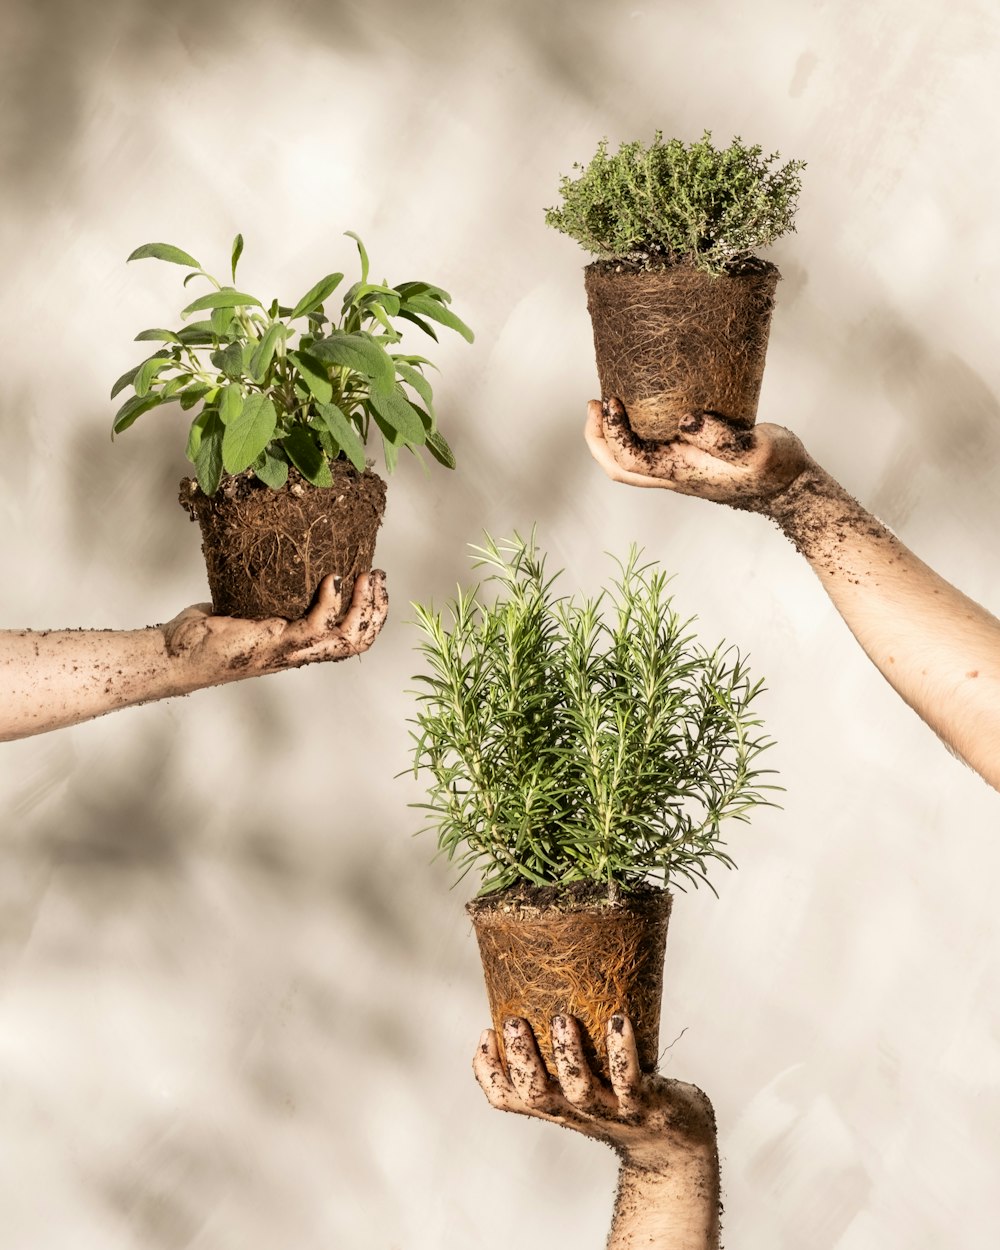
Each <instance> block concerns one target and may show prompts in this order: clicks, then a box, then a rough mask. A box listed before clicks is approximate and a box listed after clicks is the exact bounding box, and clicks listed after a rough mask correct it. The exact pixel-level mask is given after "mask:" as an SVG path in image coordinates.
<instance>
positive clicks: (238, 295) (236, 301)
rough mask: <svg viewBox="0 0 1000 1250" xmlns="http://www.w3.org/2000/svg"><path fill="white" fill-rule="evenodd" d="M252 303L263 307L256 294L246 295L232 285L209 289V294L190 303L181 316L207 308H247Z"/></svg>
mask: <svg viewBox="0 0 1000 1250" xmlns="http://www.w3.org/2000/svg"><path fill="white" fill-rule="evenodd" d="M251 305H252V306H254V307H257V308H263V304H261V302H260V300H259V299H257V298H256V296H253V295H246V294H245V293H244V292H243V291H234V290H233V288H232V287H228V286H226V287H223V288H222V290H221V291H209V293H208V294H207V295H202V296H200V297H199V298H198V299H196V300H195V301H194V303H193V304H188V306H187V308H184V309H182V310H181V316H182V317H187V316H189V315H190V314H191V313H193V312H201V311H202V310H203V309H206V308H247V307H250V306H251Z"/></svg>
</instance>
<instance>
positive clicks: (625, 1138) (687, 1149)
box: [472, 1016, 719, 1250]
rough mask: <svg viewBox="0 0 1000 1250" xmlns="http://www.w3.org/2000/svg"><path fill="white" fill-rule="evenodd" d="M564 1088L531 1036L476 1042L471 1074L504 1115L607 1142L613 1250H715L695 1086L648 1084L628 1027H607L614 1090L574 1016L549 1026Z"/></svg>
mask: <svg viewBox="0 0 1000 1250" xmlns="http://www.w3.org/2000/svg"><path fill="white" fill-rule="evenodd" d="M552 1037H553V1041H554V1043H555V1057H556V1067H557V1071H558V1074H559V1079H558V1081H555V1080H553V1079H552V1078H551V1077H549V1075H548V1073H547V1072H546V1070H545V1065H544V1063H543V1062H542V1059H541V1056H540V1055H539V1053H538V1047H537V1046H536V1045H535V1039H534V1037H533V1036H532V1033H531V1029H530V1028H529V1026H528V1024H527V1023H526V1022H525V1021H524V1020H508V1021H507V1023H506V1024H505V1026H504V1047H505V1050H506V1052H507V1064H508V1069H509V1073H508V1072H505V1071H504V1068H503V1064H502V1062H501V1059H500V1051H499V1047H498V1045H497V1038H496V1034H495V1033H494V1032H493V1030H492V1029H487V1031H486V1032H485V1033H484V1034H483V1036H482V1038H481V1039H480V1043H479V1048H478V1050H477V1051H476V1057H475V1059H474V1060H473V1065H472V1066H473V1071H474V1072H475V1074H476V1079H477V1080H478V1081H479V1084H480V1085H481V1086H482V1089H483V1092H484V1093H485V1094H486V1097H487V1098H488V1099H489V1101H490V1103H491V1104H492V1105H493V1106H494V1107H496V1108H497V1109H498V1110H500V1111H512V1112H515V1113H516V1114H518V1115H527V1116H533V1117H534V1118H535V1119H539V1120H547V1121H548V1122H549V1123H550V1124H558V1125H560V1126H562V1127H563V1128H570V1129H573V1130H575V1131H576V1132H578V1133H582V1134H583V1135H584V1136H586V1137H592V1138H594V1139H595V1140H597V1141H601V1142H604V1143H605V1145H608V1146H610V1147H611V1148H612V1149H613V1150H615V1151H616V1152H617V1153H618V1156H619V1158H620V1159H621V1167H620V1169H619V1173H618V1193H617V1196H616V1198H615V1209H614V1216H613V1219H612V1224H611V1232H610V1235H609V1237H608V1250H637V1248H638V1247H640V1246H646V1247H656V1248H658V1250H718V1246H719V1155H718V1149H717V1147H716V1142H715V1116H714V1115H713V1113H712V1106H711V1103H710V1102H709V1101H708V1099H707V1098H706V1096H705V1095H704V1094H703V1093H702V1092H701V1090H700V1089H698V1088H697V1087H696V1086H694V1085H685V1084H684V1083H682V1082H681V1081H668V1080H665V1079H664V1078H663V1077H660V1076H655V1075H654V1076H646V1075H644V1074H643V1073H642V1072H641V1070H640V1068H639V1060H638V1057H637V1055H636V1049H635V1040H634V1037H633V1034H632V1026H631V1024H630V1023H629V1021H628V1020H627V1019H626V1018H625V1017H624V1016H614V1017H612V1019H611V1020H610V1022H609V1023H608V1059H609V1067H610V1071H611V1085H610V1087H609V1086H608V1085H606V1084H605V1083H604V1082H603V1081H601V1080H600V1079H599V1078H598V1077H597V1076H595V1075H594V1073H593V1072H592V1071H591V1069H590V1067H589V1066H588V1064H587V1060H586V1058H585V1056H584V1053H583V1047H582V1045H581V1040H580V1030H579V1026H578V1025H577V1022H576V1020H574V1019H573V1017H572V1016H557V1017H556V1018H555V1020H553V1022H552Z"/></svg>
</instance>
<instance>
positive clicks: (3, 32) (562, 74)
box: [0, 0, 603, 197]
mask: <svg viewBox="0 0 1000 1250" xmlns="http://www.w3.org/2000/svg"><path fill="white" fill-rule="evenodd" d="M602 7H603V5H602V3H601V0H577V2H576V4H574V5H573V6H572V9H570V7H569V6H563V5H556V6H552V7H551V8H550V9H546V7H545V6H539V5H538V4H537V3H536V2H535V0H508V2H507V3H505V4H501V5H496V6H495V7H494V8H493V11H492V13H483V12H482V11H481V10H480V9H479V6H468V10H467V12H466V13H465V14H464V16H463V13H462V9H461V7H460V6H456V5H455V4H454V3H450V2H447V0H430V2H427V3H424V4H420V5H415V4H412V3H410V2H409V0H388V3H384V4H381V5H378V6H377V7H376V6H371V5H368V4H366V3H364V0H333V2H332V3H331V0H289V2H288V3H286V4H283V5H281V6H280V9H278V10H276V9H275V6H274V5H273V4H271V3H269V0H244V3H242V4H239V5H236V4H226V3H222V4H216V5H204V4H200V3H198V2H197V0H177V2H176V3H174V4H172V5H170V6H169V7H165V6H164V5H162V4H161V3H159V0H106V2H105V3H103V4H101V5H100V6H94V5H81V4H78V3H74V0H50V2H49V3H46V4H38V3H36V2H35V0H6V2H5V4H4V13H3V17H2V26H0V36H2V37H0V46H5V51H6V53H7V56H6V58H5V60H6V62H7V63H6V66H5V68H4V72H3V75H2V77H0V101H2V105H3V111H4V115H5V120H6V126H5V128H4V134H3V137H2V140H0V142H2V147H0V168H3V169H4V170H5V171H6V179H7V181H6V187H7V191H8V194H11V192H13V191H15V190H18V191H20V193H21V195H22V196H23V197H31V196H33V195H34V194H35V193H36V192H37V191H38V190H39V189H40V188H41V187H44V186H45V185H46V184H47V183H49V182H50V181H52V180H55V179H58V180H59V181H60V184H61V185H63V186H64V185H65V182H66V181H67V171H71V170H72V168H73V154H74V148H75V145H76V143H77V140H78V138H79V131H80V126H81V124H82V122H83V120H84V119H85V117H86V115H87V95H88V92H89V91H90V89H91V88H92V86H93V85H94V84H95V83H97V82H99V81H101V80H102V79H107V78H109V77H115V76H116V75H117V74H118V73H121V74H124V75H127V74H129V73H136V74H139V73H141V74H143V75H146V74H156V73H157V72H158V71H159V70H160V69H162V68H163V67H165V66H170V67H178V66H180V65H183V64H184V63H185V62H187V63H188V64H189V65H190V70H191V74H192V77H193V78H195V79H197V77H198V76H200V75H201V74H203V73H207V72H209V71H210V68H211V67H212V66H213V65H215V64H217V63H218V60H219V58H228V59H233V58H236V57H238V56H239V55H240V54H241V53H242V52H244V51H245V50H246V49H247V48H248V46H249V47H252V46H253V45H255V44H258V43H260V42H261V41H262V40H263V39H264V37H265V33H267V37H269V38H270V37H272V34H271V32H270V31H269V30H268V31H266V32H265V28H267V27H269V26H270V25H271V24H273V23H274V21H275V20H276V19H275V16H274V14H275V13H276V12H280V25H281V29H282V31H283V32H286V33H287V35H288V37H289V38H295V39H298V40H302V41H308V42H309V43H310V44H315V43H316V42H317V41H324V42H326V43H327V44H328V46H329V47H330V49H331V51H334V52H336V53H337V54H338V55H340V56H348V57H359V56H363V57H366V58H369V59H371V60H376V61H377V60H378V59H379V57H380V56H384V49H385V48H386V47H387V46H391V45H392V44H393V43H399V44H402V45H403V46H405V47H406V48H407V49H408V50H409V51H410V52H411V53H412V56H413V60H414V64H415V65H433V63H434V62H435V61H441V60H444V61H447V62H452V61H454V60H455V59H456V58H458V57H461V56H462V55H463V48H462V45H463V42H464V41H465V40H466V39H467V40H469V41H470V42H471V41H475V42H476V44H477V45H478V44H481V42H482V39H483V31H482V26H483V20H484V19H486V20H488V21H491V22H493V23H495V24H497V25H498V26H500V27H503V28H505V29H506V33H508V34H511V35H513V36H515V37H519V38H520V39H521V40H522V42H523V45H524V50H525V53H526V54H527V55H530V57H531V58H532V60H533V61H534V62H535V63H536V67H537V73H538V74H539V75H540V76H542V77H543V79H544V80H548V81H551V82H553V83H558V84H560V85H561V86H562V88H563V89H565V90H569V91H572V92H574V93H576V94H578V95H580V96H581V97H587V96H590V95H592V94H594V92H595V84H594V68H593V67H594V66H595V65H599V64H600V63H601V55H600V54H601V50H602V49H601V47H600V45H599V44H598V40H599V38H600V37H601V31H600V30H599V28H598V27H597V26H595V25H594V24H593V23H589V24H588V23H587V22H585V21H582V20H580V19H581V11H583V10H587V9H590V10H594V11H599V10H600V9H601V8H602ZM503 33H504V31H503V30H501V31H498V34H503ZM602 89H603V84H602Z"/></svg>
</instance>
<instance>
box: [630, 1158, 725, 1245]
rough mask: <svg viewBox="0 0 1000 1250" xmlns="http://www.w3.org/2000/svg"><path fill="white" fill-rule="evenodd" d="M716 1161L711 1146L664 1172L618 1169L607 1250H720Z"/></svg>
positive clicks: (634, 1168)
mask: <svg viewBox="0 0 1000 1250" xmlns="http://www.w3.org/2000/svg"><path fill="white" fill-rule="evenodd" d="M718 1246H719V1160H718V1154H717V1152H716V1151H715V1149H714V1147H712V1148H710V1149H706V1150H704V1151H699V1152H697V1153H692V1154H691V1155H690V1156H685V1157H683V1158H680V1159H675V1160H674V1161H673V1163H672V1165H671V1167H670V1168H669V1169H668V1170H666V1171H650V1170H646V1169H640V1168H636V1167H633V1166H631V1165H629V1164H628V1163H623V1164H622V1169H621V1172H620V1173H619V1177H618V1196H617V1198H616V1200H615V1213H614V1219H613V1221H612V1224H611V1233H610V1236H609V1237H608V1250H638V1248H639V1247H650V1248H655V1250H718Z"/></svg>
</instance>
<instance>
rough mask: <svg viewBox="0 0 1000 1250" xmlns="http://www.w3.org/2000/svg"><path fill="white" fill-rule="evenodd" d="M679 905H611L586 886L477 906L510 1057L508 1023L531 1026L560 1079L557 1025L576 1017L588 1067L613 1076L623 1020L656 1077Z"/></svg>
mask: <svg viewBox="0 0 1000 1250" xmlns="http://www.w3.org/2000/svg"><path fill="white" fill-rule="evenodd" d="M671 901H672V899H671V896H670V895H669V894H668V893H667V892H666V891H665V890H661V889H657V888H656V887H653V886H640V887H639V888H638V889H636V890H633V891H630V892H629V893H628V894H622V895H621V896H620V897H619V899H618V901H617V902H610V901H609V900H608V898H607V891H606V889H604V888H602V887H597V888H596V889H595V888H594V887H593V886H588V885H582V884H581V885H573V886H568V887H558V886H557V887H545V888H535V887H532V886H515V887H512V888H511V889H509V890H502V891H499V892H498V893H496V894H492V895H488V896H486V897H484V898H479V899H475V900H474V901H473V902H471V903H470V904H469V905H468V908H467V910H468V912H469V915H470V916H471V917H472V922H473V925H474V926H475V929H476V937H477V938H478V940H479V953H480V956H481V957H482V962H483V974H484V977H485V979H486V992H487V995H488V997H489V1001H490V1011H491V1014H492V1017H493V1024H494V1027H495V1029H496V1030H497V1035H498V1038H499V1041H500V1049H501V1055H502V1056H503V1022H504V1021H505V1020H506V1019H509V1018H510V1017H512V1016H517V1017H521V1018H523V1019H525V1020H527V1021H528V1023H529V1024H530V1025H531V1028H532V1031H533V1033H534V1034H535V1040H536V1041H537V1043H538V1049H539V1051H540V1053H541V1056H542V1058H543V1060H544V1061H545V1065H546V1067H547V1068H548V1070H549V1072H550V1073H552V1074H553V1075H555V1074H556V1069H555V1061H554V1058H553V1050H552V1033H551V1022H552V1017H553V1016H556V1015H571V1016H575V1017H576V1018H577V1020H579V1022H580V1025H581V1029H582V1032H583V1044H584V1052H585V1054H586V1055H587V1059H588V1061H589V1062H590V1064H591V1065H592V1067H593V1069H594V1070H595V1071H596V1072H599V1073H601V1074H602V1075H604V1076H605V1077H606V1076H607V1075H608V1053H607V1043H606V1040H605V1029H606V1028H607V1023H608V1020H609V1019H610V1018H611V1017H612V1016H613V1015H617V1014H623V1015H627V1016H628V1017H629V1019H630V1020H631V1021H632V1025H633V1028H634V1030H635V1036H636V1043H637V1048H638V1052H639V1063H640V1066H641V1067H642V1069H643V1071H644V1072H653V1071H655V1070H656V1063H657V1059H658V1057H659V1028H660V999H661V997H662V992H663V957H664V951H665V948H666V940H667V923H668V921H669V918H670V905H671ZM503 1058H504V1063H506V1056H503Z"/></svg>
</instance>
